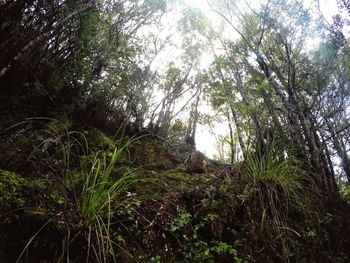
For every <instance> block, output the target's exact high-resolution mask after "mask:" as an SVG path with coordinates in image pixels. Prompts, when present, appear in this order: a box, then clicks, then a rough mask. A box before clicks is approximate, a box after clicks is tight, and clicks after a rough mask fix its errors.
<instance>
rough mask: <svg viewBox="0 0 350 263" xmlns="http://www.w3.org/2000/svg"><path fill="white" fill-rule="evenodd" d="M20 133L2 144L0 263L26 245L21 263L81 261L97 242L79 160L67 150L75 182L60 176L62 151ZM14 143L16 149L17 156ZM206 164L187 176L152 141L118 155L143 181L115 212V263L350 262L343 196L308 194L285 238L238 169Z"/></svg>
mask: <svg viewBox="0 0 350 263" xmlns="http://www.w3.org/2000/svg"><path fill="white" fill-rule="evenodd" d="M26 133H29V131H23V134H22V135H18V134H17V135H16V136H12V137H6V138H5V137H4V138H2V141H3V142H5V143H4V144H2V147H1V150H2V152H3V155H2V156H3V161H2V162H1V167H2V169H3V170H0V232H1V235H0V247H1V249H0V262H16V260H17V257H18V256H19V255H20V253H21V252H22V250H23V248H24V247H25V246H26V245H27V244H28V242H29V246H28V248H27V249H26V250H25V253H24V255H23V256H22V258H21V261H22V262H66V261H67V259H68V258H69V259H70V262H85V261H86V260H87V250H88V242H89V241H88V240H89V238H90V239H93V238H94V236H93V235H92V236H90V237H88V235H87V233H88V229H86V226H84V224H83V223H82V218H81V214H80V213H79V208H78V206H77V200H78V199H79V198H80V194H81V193H80V192H79V189H80V188H81V184H82V180H79V175H80V173H79V169H80V168H79V164H78V163H77V160H78V159H79V158H80V159H81V158H83V157H82V154H81V153H72V158H71V163H70V166H69V169H70V170H69V173H68V174H69V175H71V178H76V177H77V180H64V178H62V176H63V172H62V162H61V160H60V156H61V155H59V154H51V155H50V153H47V152H45V151H44V150H45V149H44V150H43V148H42V147H43V144H42V142H43V141H45V140H47V138H38V137H37V136H33V137H29V136H26ZM87 134H88V135H89V134H90V135H89V136H90V137H92V138H89V139H88V140H89V142H90V145H89V147H90V148H91V149H92V148H96V149H100V148H103V147H107V146H108V143H110V142H108V141H106V139H105V138H104V135H103V134H101V133H100V132H98V131H94V132H90V133H89V132H87ZM24 138H31V139H30V140H26V141H25V143H24V142H23V140H24ZM10 139H11V141H10ZM10 144H11V145H14V146H12V147H11V153H10V152H9V150H8V149H10V147H9V145H10ZM16 145H17V146H16ZM38 146H40V147H38ZM14 147H21V148H17V149H16V150H15V152H16V153H15V154H14V153H13V149H14ZM52 147H53V148H54V145H53V146H52ZM49 150H50V149H49ZM52 151H53V152H55V151H54V149H52ZM33 152H35V154H34V155H33ZM48 155H49V156H48ZM50 156H51V157H50ZM49 157H50V158H49ZM40 158H46V160H45V161H41V162H40ZM86 158H87V157H86ZM208 162H209V163H208V165H207V171H206V172H205V173H202V174H196V173H192V174H190V173H188V172H187V170H186V165H184V164H181V163H180V162H179V161H178V160H176V159H175V158H174V157H173V156H172V155H171V153H169V152H168V151H167V149H166V148H165V147H164V146H162V143H161V141H159V140H157V139H155V138H151V137H144V138H142V139H140V140H139V141H136V142H135V143H133V144H132V145H131V146H130V147H129V148H128V150H127V151H125V152H124V155H123V157H122V158H120V160H119V163H118V166H119V167H124V168H125V169H126V168H128V167H132V168H137V172H136V174H137V177H138V178H139V179H141V180H140V181H139V183H137V184H135V185H132V186H131V187H130V188H129V189H128V191H127V192H126V193H125V197H127V200H128V201H127V202H125V203H123V205H121V206H120V207H118V210H117V212H116V213H114V214H113V218H112V220H113V224H112V225H111V232H112V234H111V238H112V239H113V244H114V245H115V248H114V251H115V253H116V254H117V257H116V260H117V261H118V262H283V261H286V257H285V255H286V254H287V255H288V259H289V261H290V262H349V260H350V255H349V253H350V252H349V250H348V248H349V247H350V238H349V235H350V209H349V206H348V205H347V204H346V203H345V202H343V201H342V200H341V199H339V198H330V197H328V196H327V195H325V194H323V193H320V192H315V191H313V190H312V189H305V194H304V196H303V198H302V205H301V206H300V207H292V208H290V209H289V210H288V213H287V218H286V222H285V225H284V227H285V229H284V230H283V231H282V232H281V231H279V230H276V229H275V228H276V226H275V225H273V224H272V223H271V222H270V221H269V220H268V219H266V221H264V216H263V215H264V213H265V211H263V210H262V209H261V208H260V206H259V204H258V199H257V196H256V193H255V192H254V190H251V189H249V188H248V187H247V183H246V182H245V181H243V180H242V179H241V175H240V171H239V167H238V166H236V168H232V167H231V166H228V165H224V164H220V163H217V162H210V161H208ZM114 176H116V177H117V176H118V173H116V174H115V175H114ZM143 179H147V180H143ZM48 222H49V223H48ZM46 223H48V224H47V225H46V226H45V228H43V229H41V230H40V232H38V230H39V229H40V228H41V227H42V226H43V225H45V224H46ZM281 233H282V234H283V238H282V236H281V235H282V234H281ZM33 237H34V238H33ZM32 238H33V240H31V239H32ZM285 248H287V251H285V250H286V249H285ZM89 257H90V258H88V261H90V262H95V261H94V260H95V259H93V257H92V255H90V256H89ZM107 261H111V262H112V260H111V258H109V257H107Z"/></svg>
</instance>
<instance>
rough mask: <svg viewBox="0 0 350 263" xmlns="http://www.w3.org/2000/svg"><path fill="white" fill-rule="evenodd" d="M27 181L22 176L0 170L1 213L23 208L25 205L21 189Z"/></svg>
mask: <svg viewBox="0 0 350 263" xmlns="http://www.w3.org/2000/svg"><path fill="white" fill-rule="evenodd" d="M26 184H27V181H26V180H25V179H24V178H22V177H21V176H19V175H17V174H15V173H13V172H10V171H6V170H0V211H1V212H6V211H7V210H9V209H13V208H18V207H22V206H24V204H25V200H24V198H23V197H22V196H21V189H23V186H24V185H26Z"/></svg>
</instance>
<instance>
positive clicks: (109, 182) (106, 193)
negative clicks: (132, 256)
mask: <svg viewBox="0 0 350 263" xmlns="http://www.w3.org/2000/svg"><path fill="white" fill-rule="evenodd" d="M134 140H135V139H129V140H127V141H126V142H124V143H123V142H122V140H120V141H119V142H115V143H114V145H115V144H118V146H115V148H114V149H113V150H112V149H110V150H107V151H100V152H97V153H95V155H94V158H93V161H92V163H91V167H90V169H89V170H88V171H87V172H86V173H85V175H84V177H85V182H84V184H83V188H82V192H81V199H80V200H81V203H80V206H79V207H80V213H81V217H82V219H83V222H84V225H85V226H87V227H88V229H89V231H88V237H87V240H88V252H87V258H86V260H87V262H88V261H89V256H90V251H91V250H92V251H93V253H94V254H95V258H96V259H97V260H98V262H107V261H108V258H110V257H112V258H113V261H115V260H116V259H115V254H114V250H113V247H115V246H114V245H116V244H115V243H114V242H113V240H112V238H111V224H112V223H113V222H112V219H113V215H114V213H115V212H116V211H117V210H118V209H119V208H120V207H121V206H122V205H123V203H125V202H127V201H128V197H126V195H125V193H126V191H127V190H128V189H129V187H130V186H131V185H133V184H135V183H136V182H138V180H137V179H136V177H135V170H134V169H126V170H125V169H123V170H120V169H118V167H116V164H117V161H118V160H119V159H120V157H121V155H122V153H123V152H124V151H125V150H126V148H127V147H128V146H129V145H130V144H131V143H132V142H133V141H134ZM114 175H116V176H114ZM112 177H113V178H112ZM92 235H93V236H95V238H96V239H95V242H91V237H92Z"/></svg>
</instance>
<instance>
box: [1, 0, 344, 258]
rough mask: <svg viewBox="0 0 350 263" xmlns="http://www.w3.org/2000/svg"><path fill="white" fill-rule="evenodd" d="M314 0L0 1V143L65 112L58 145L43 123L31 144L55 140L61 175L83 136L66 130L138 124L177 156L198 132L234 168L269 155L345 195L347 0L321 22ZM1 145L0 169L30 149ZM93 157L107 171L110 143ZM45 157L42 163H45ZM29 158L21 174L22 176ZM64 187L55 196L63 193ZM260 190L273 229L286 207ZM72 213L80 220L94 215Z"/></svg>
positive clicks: (265, 169) (264, 163)
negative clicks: (202, 132) (61, 163)
mask: <svg viewBox="0 0 350 263" xmlns="http://www.w3.org/2000/svg"><path fill="white" fill-rule="evenodd" d="M325 3H326V2H325ZM325 5H326V4H324V2H323V1H318V0H312V1H299V0H266V1H265V0H261V1H246V0H207V1H202V2H200V3H199V4H198V3H196V4H193V3H192V4H190V1H184V0H183V1H176V0H2V1H0V49H1V52H0V112H1V115H0V132H1V133H0V135H1V136H2V138H3V139H1V140H2V142H4V145H7V144H6V143H10V144H11V143H12V142H15V141H16V140H17V138H19V136H20V134H21V132H22V133H26V132H28V129H29V128H23V129H22V126H21V125H28V123H29V122H30V127H31V129H39V128H42V126H43V125H44V124H43V123H44V122H45V123H46V122H48V121H49V120H56V121H57V122H62V123H63V122H66V123H67V127H68V126H69V129H73V130H75V131H76V132H75V133H71V131H70V130H69V129H68V128H67V129H66V128H65V129H66V130H67V133H66V134H65V137H64V138H65V139H64V143H63V139H62V138H63V137H59V138H60V139H59V140H58V139H55V140H54V139H50V138H48V139H44V138H46V137H45V136H46V135H47V133H46V135H43V134H41V135H40V136H41V137H38V138H41V139H36V140H37V141H40V140H42V142H41V143H38V145H39V146H37V148H35V147H34V146H33V147H34V149H39V148H40V149H41V148H42V149H44V148H45V147H46V148H45V150H42V152H43V153H44V152H45V154H46V149H48V148H49V145H50V143H53V142H54V143H55V144H56V145H57V144H58V141H59V142H60V143H61V144H62V145H61V148H60V150H59V151H58V152H59V154H58V155H59V156H61V153H63V155H62V156H63V158H64V162H65V165H64V167H65V168H64V171H62V174H65V175H66V174H67V173H68V171H76V170H77V169H78V168H77V167H78V166H79V165H75V164H74V162H75V161H76V160H75V161H74V160H72V161H71V162H69V161H67V160H69V158H71V156H74V154H73V152H74V151H73V149H75V151H77V152H79V155H80V154H82V150H77V147H76V146H74V147H76V148H74V147H72V150H69V151H67V147H68V148H70V147H71V146H72V145H74V144H75V143H76V142H78V141H79V144H80V146H81V145H83V144H84V143H85V142H82V141H84V140H85V139H84V140H82V139H81V138H80V137H79V138H80V139H77V137H76V136H77V134H78V133H79V134H80V135H81V136H82V137H84V136H85V135H84V134H85V133H86V134H89V135H91V133H92V131H93V130H94V129H95V130H98V131H101V132H103V133H105V134H108V135H109V136H113V135H115V137H113V138H117V137H118V136H121V135H120V134H123V136H130V137H131V136H133V135H134V136H135V134H137V135H138V136H141V137H142V136H146V137H147V136H150V135H151V136H153V137H155V138H158V139H159V140H160V141H161V143H162V144H164V145H165V147H166V148H167V149H168V151H169V152H171V153H172V154H173V156H174V158H175V159H176V160H179V161H181V162H186V161H187V160H188V158H189V157H188V156H189V154H190V153H191V152H193V151H194V150H196V143H197V145H198V138H200V140H201V142H200V145H201V147H202V148H203V147H207V149H205V148H203V150H204V151H207V152H215V154H214V155H213V156H214V158H215V159H216V160H217V161H219V162H221V163H225V164H229V165H237V164H239V165H241V166H242V167H243V170H242V171H241V173H242V174H243V175H244V174H245V173H247V174H249V175H250V176H252V177H254V176H255V175H256V176H261V174H265V175H266V176H269V171H270V170H269V169H270V168H271V167H274V166H273V165H272V164H279V165H280V164H281V165H285V167H286V169H281V170H278V169H277V170H275V171H274V173H276V174H277V173H278V174H284V173H285V174H286V177H287V178H289V177H288V176H290V175H291V174H293V176H294V175H295V174H298V176H300V177H302V179H301V180H306V178H307V181H308V183H306V184H310V186H311V185H312V186H315V187H316V188H318V189H320V191H324V193H326V195H329V196H331V197H334V198H339V193H341V194H342V195H344V193H345V194H348V192H349V190H347V189H348V188H346V185H347V184H348V182H350V155H349V154H350V153H349V150H350V119H349V116H350V114H349V113H350V42H349V41H350V33H349V32H350V2H349V1H347V0H337V1H336V6H337V11H336V12H337V13H336V14H334V15H333V16H332V18H331V19H329V18H326V17H325V16H327V15H326V14H325V10H326V9H327V7H326V6H325ZM37 122H39V123H40V124H38V123H37ZM57 122H54V123H55V125H56V124H57ZM50 123H51V122H50ZM68 124H69V125H68ZM50 125H51V126H44V127H46V128H45V129H47V130H46V131H48V130H49V131H50V132H51V133H50V134H56V133H57V134H59V131H60V130H61V128H58V126H57V127H56V126H52V125H53V124H52V123H51V124H50ZM199 127H200V128H201V129H202V130H203V129H205V130H207V131H210V132H211V134H212V136H214V137H215V138H216V149H215V150H213V149H208V148H209V147H211V146H210V144H209V139H208V138H206V137H205V136H203V135H200V136H198V134H199V133H198V129H199ZM21 129H22V130H21ZM62 129H63V128H62ZM18 130H19V131H18ZM73 134H74V135H73ZM37 135H38V133H36V135H35V136H37ZM80 135H79V136H80ZM153 137H152V138H153ZM30 138H32V137H30ZM57 138H58V137H57ZM67 138H68V139H67ZM73 138H74V139H73ZM84 138H85V137H84ZM118 138H119V137H118ZM49 139H50V140H51V141H50V140H49ZM67 140H68V143H67ZM131 141H132V140H131ZM89 143H90V142H89ZM32 144H33V145H34V144H35V140H34V139H33V142H32ZM86 144H88V143H87V142H86ZM111 144H113V143H111ZM67 145H68V146H67ZM127 145H129V143H127ZM13 147H14V148H16V147H19V148H22V146H13ZM4 148H5V146H4ZM19 148H18V149H19ZM23 148H24V147H23ZM121 148H122V149H124V148H126V147H124V146H123V147H121ZM18 149H14V151H17V150H18ZM2 151H3V153H1V156H2V159H3V161H1V162H0V164H1V167H0V168H1V169H4V170H1V171H5V170H6V171H7V170H8V171H14V172H21V171H22V170H21V169H22V168H23V167H24V166H26V165H27V162H28V160H30V159H31V158H32V157H33V156H34V155H33V154H32V153H30V154H28V158H27V159H26V158H25V157H23V156H24V155H25V154H23V155H22V157H23V158H24V159H25V160H26V161H23V163H22V164H23V165H22V164H21V165H17V164H16V163H15V159H13V157H12V156H13V155H11V154H12V152H11V154H10V153H9V152H8V149H6V153H5V149H2ZM23 151H25V150H23ZM83 152H84V154H83V155H84V156H85V155H86V156H87V155H88V154H86V153H87V152H88V150H87V149H85V148H84V151H83ZM47 154H49V153H47ZM98 154H100V153H98ZM98 154H96V156H99V155H98ZM113 154H114V155H113ZM120 154H121V153H120ZM129 155H130V156H131V155H132V151H131V150H130V153H129ZM16 156H17V155H16ZM18 156H19V154H18ZM53 156H54V157H52V158H53V159H55V158H56V157H57V155H53ZM111 156H112V157H111ZM22 157H21V158H22ZM114 157H115V160H114V159H113V158H114ZM16 158H17V157H16ZM47 158H48V157H47ZM72 158H73V157H72ZM76 158H77V159H79V158H80V157H79V158H78V157H76ZM96 158H97V157H96ZM98 158H101V159H98ZM98 158H97V159H95V160H94V162H92V163H93V165H92V167H93V168H92V170H93V171H95V170H96V169H97V170H98V169H100V165H102V164H103V163H105V164H106V170H107V171H109V173H110V172H111V171H112V170H113V167H114V163H115V162H117V160H119V152H118V151H117V150H116V151H114V152H113V151H112V154H111V153H109V154H107V153H106V155H104V157H103V158H102V157H98ZM108 158H112V160H111V161H110V165H111V167H110V166H109V165H108V162H107V161H106V160H109V159H108ZM203 158H204V157H203ZM24 159H23V160H24ZM73 159H74V158H73ZM81 159H82V158H81ZM10 160H12V161H10ZM48 160H52V159H48ZM97 160H98V161H97ZM103 160H104V161H103ZM113 160H114V161H113ZM202 161H203V160H202ZM202 161H201V162H202ZM100 162H101V163H100ZM270 162H271V166H270ZM97 163H98V164H97ZM112 164H113V165H112ZM249 164H250V165H251V166H249ZM254 164H259V165H257V166H254ZM296 164H297V165H296ZM55 165H57V164H52V167H54V168H52V167H51V164H50V167H51V168H52V169H53V170H54V169H58V168H57V167H58V166H59V165H58V166H57V167H56V166H55ZM95 165H97V167H99V168H96V166H95ZM247 165H248V166H247ZM81 166H83V165H81ZM296 166H298V170H294V168H293V169H290V171H289V172H286V170H288V169H289V168H291V167H296ZM28 167H29V166H28ZM28 167H27V169H31V168H28ZM30 167H31V166H30ZM55 167H56V168H55ZM244 167H245V168H246V170H244V169H245V168H244ZM247 167H249V168H247ZM276 167H277V166H276ZM279 167H281V166H279ZM283 167H284V166H283ZM288 167H289V168H288ZM51 168H50V169H51ZM23 169H24V168H23ZM38 169H39V168H37V167H36V166H35V169H34V168H33V169H32V171H31V172H28V171H26V172H24V173H28V174H31V176H32V175H33V174H34V173H35V171H37V170H38ZM254 169H255V170H254ZM39 170H40V169H39ZM254 171H255V172H257V174H255V173H254ZM271 171H272V168H271ZM272 173H273V172H272ZM96 174H97V173H96ZM103 174H105V173H103ZM253 175H254V176H253ZM103 178H104V177H103ZM106 178H107V177H106ZM254 178H256V177H254ZM271 178H275V177H271ZM310 178H311V179H310ZM289 179H290V178H289ZM309 179H310V180H311V181H312V183H310V182H309ZM269 180H273V179H269ZM286 180H287V179H286ZM293 180H294V179H293ZM0 182H1V180H0ZM285 182H286V181H283V182H282V183H281V181H279V182H278V183H276V185H279V184H280V185H282V190H281V189H280V188H278V187H277V186H276V189H278V190H276V189H275V188H273V189H274V190H273V191H272V190H271V192H269V193H270V194H271V193H274V191H276V192H279V191H281V192H282V193H283V195H287V196H290V195H294V194H297V192H298V191H299V190H300V189H299V185H298V186H296V184H295V185H294V186H290V185H288V187H285V188H284V186H286V185H285V184H284V183H285ZM288 182H291V181H288ZM293 182H294V181H293ZM95 183H96V179H95ZM62 184H63V183H62ZM257 185H258V186H259V184H257ZM257 185H255V186H257ZM266 185H267V186H266V188H267V189H270V188H268V187H271V185H269V183H267V184H266ZM62 187H63V186H62ZM64 187H66V186H64ZM84 187H85V186H84ZM259 187H260V186H259ZM293 187H294V188H293ZM0 189H1V187H0ZM89 189H91V188H89V187H85V188H83V190H82V194H84V193H89V191H90V190H89ZM98 189H99V190H101V191H102V189H100V188H98ZM116 189H118V187H117V186H116V187H115V188H113V189H112V190H113V191H112V190H111V192H110V193H108V195H109V194H111V193H112V192H114V191H115V190H116ZM259 189H260V188H259ZM291 189H292V190H291ZM64 191H66V192H65V193H66V196H65V198H66V199H68V198H69V195H70V194H69V193H71V192H70V191H71V190H67V189H66V188H65V190H64ZM72 191H73V190H72ZM75 191H76V189H75V188H74V191H73V192H74V195H76V192H75ZM84 191H85V192H84ZM261 191H262V192H259V194H261V195H259V197H260V199H259V200H260V204H261V206H262V207H266V206H272V208H271V214H270V215H267V217H270V219H271V221H272V222H273V223H274V224H275V227H276V228H281V227H282V225H281V223H280V222H282V221H283V220H285V218H286V217H287V212H283V213H277V212H276V211H277V210H278V207H279V206H283V205H284V204H282V203H283V202H282V201H281V203H278V202H277V199H278V198H279V197H278V196H275V197H270V198H267V199H265V194H264V193H263V190H261ZM264 191H265V190H264ZM73 192H72V193H73ZM78 192H79V191H78ZM96 192H97V193H99V192H98V191H97V190H96ZM79 193H80V192H79ZM101 193H102V192H101ZM262 193H263V194H262ZM90 197H91V196H90ZM0 200H1V199H0ZM89 200H90V201H91V199H89ZM87 202H88V201H87ZM98 202H99V201H96V203H98ZM273 202H276V203H273ZM272 203H273V204H272ZM82 207H84V206H82ZM101 207H103V205H101ZM101 207H100V208H101ZM82 209H83V208H82ZM94 209H97V208H96V207H95V208H94ZM101 210H102V208H101ZM82 211H85V210H82ZM85 212H86V211H85ZM85 212H83V215H84V216H86V217H87V218H89V216H91V215H92V214H93V215H94V212H91V211H90V210H89V211H88V212H86V213H85ZM90 213H92V214H90ZM264 213H265V210H264ZM267 213H268V212H267ZM0 218H1V215H0ZM91 218H95V217H93V216H91ZM91 218H89V220H91V221H89V220H87V221H86V222H87V223H86V224H87V225H89V224H90V223H91V222H93V219H91ZM184 220H185V219H184ZM262 221H263V220H262ZM98 222H99V221H98ZM283 222H284V221H283ZM90 234H91V233H90ZM283 240H284V239H283ZM283 240H282V241H281V242H282V243H281V244H282V245H281V246H282V247H283V251H284V252H285V251H286V250H287V245H286V243H285V241H283ZM103 242H104V241H102V243H103ZM108 244H109V243H108ZM109 245H111V244H109ZM111 246H112V245H111ZM0 250H1V249H0ZM95 252H96V251H95ZM284 252H283V253H284ZM91 253H92V252H91ZM283 253H282V254H283ZM63 254H64V253H63ZM97 254H98V253H97ZM87 258H89V255H88V256H87ZM287 258H288V256H287V254H286V253H284V256H283V259H284V260H286V261H288V260H287ZM157 262H158V261H157ZM198 262H200V261H198ZM223 262H224V261H223ZM235 262H236V261H235ZM237 262H240V261H237Z"/></svg>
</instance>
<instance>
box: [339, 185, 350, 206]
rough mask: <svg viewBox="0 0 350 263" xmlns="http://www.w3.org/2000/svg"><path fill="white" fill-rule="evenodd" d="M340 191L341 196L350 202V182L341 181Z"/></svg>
mask: <svg viewBox="0 0 350 263" xmlns="http://www.w3.org/2000/svg"><path fill="white" fill-rule="evenodd" d="M339 193H340V196H341V197H342V198H343V199H344V200H345V201H346V202H347V203H348V204H350V183H349V182H343V181H340V182H339Z"/></svg>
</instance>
